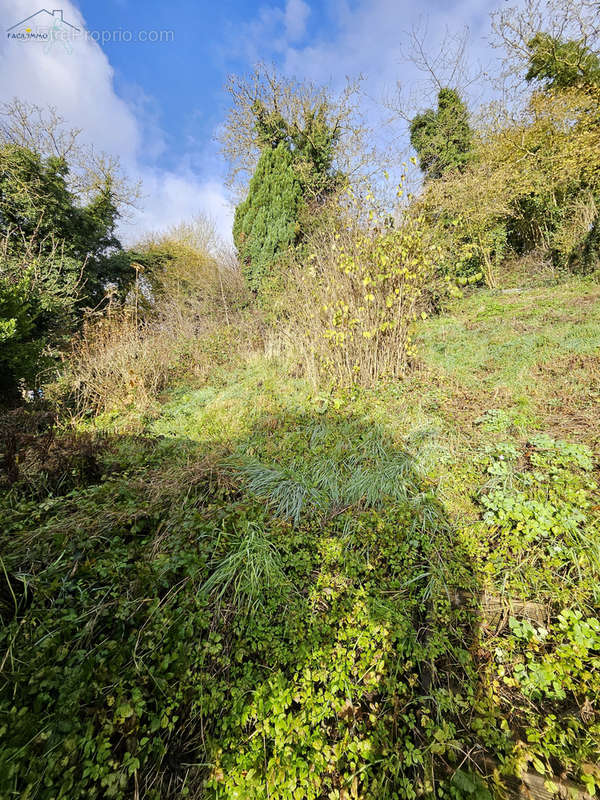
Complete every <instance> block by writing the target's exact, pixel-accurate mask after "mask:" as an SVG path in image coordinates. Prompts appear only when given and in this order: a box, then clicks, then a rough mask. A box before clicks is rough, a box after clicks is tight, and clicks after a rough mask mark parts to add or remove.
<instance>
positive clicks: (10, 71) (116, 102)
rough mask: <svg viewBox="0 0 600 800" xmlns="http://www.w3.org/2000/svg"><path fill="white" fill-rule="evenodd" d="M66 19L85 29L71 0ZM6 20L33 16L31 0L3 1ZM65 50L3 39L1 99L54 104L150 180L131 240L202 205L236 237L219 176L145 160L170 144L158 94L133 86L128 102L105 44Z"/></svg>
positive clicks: (86, 42) (135, 174)
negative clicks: (120, 91) (119, 89)
mask: <svg viewBox="0 0 600 800" xmlns="http://www.w3.org/2000/svg"><path fill="white" fill-rule="evenodd" d="M61 5H62V9H63V12H64V19H65V20H67V21H68V22H70V23H71V24H73V25H76V26H77V27H79V28H81V29H82V30H84V28H85V24H84V19H83V17H82V15H81V13H80V12H79V10H78V9H77V8H75V7H74V6H73V4H72V3H71V2H65V1H64V0H63V2H62V4H61ZM2 6H3V13H2V23H3V27H5V28H7V27H9V26H10V25H11V24H14V23H17V22H20V21H21V20H22V19H25V18H26V17H28V16H29V15H30V14H31V13H32V11H31V3H30V2H29V0H3V3H2ZM69 49H70V50H72V52H70V53H68V52H66V50H65V48H64V47H62V46H60V44H59V43H54V45H53V46H52V48H51V49H50V50H48V49H47V48H45V46H44V44H43V43H42V42H34V41H15V40H10V39H8V38H7V37H6V36H5V35H3V36H2V37H0V100H11V99H12V98H13V97H15V96H16V97H19V98H20V99H21V100H24V101H27V102H30V103H36V104H38V105H41V106H46V105H52V106H55V107H56V109H57V111H58V112H59V113H60V114H61V115H62V116H63V117H64V118H65V120H66V121H67V123H68V124H69V125H70V126H73V127H77V128H81V129H82V134H81V136H82V137H83V138H84V140H85V141H87V142H89V143H91V144H94V146H95V147H96V148H97V149H99V150H105V151H106V152H107V153H110V154H113V155H117V156H119V158H120V159H121V163H122V165H123V167H124V169H125V170H126V172H128V174H129V175H130V176H131V177H132V178H136V179H137V178H141V179H142V181H143V187H142V189H143V193H144V195H145V199H144V201H143V206H144V207H143V210H142V211H141V212H140V213H137V214H136V215H135V216H134V218H133V221H132V222H130V223H129V224H127V225H126V226H125V227H124V229H123V235H124V238H126V239H128V240H132V239H133V238H135V236H136V235H139V234H142V233H144V232H146V231H149V230H152V229H154V228H164V227H165V226H166V225H169V224H172V223H175V222H178V221H180V220H182V219H185V218H190V217H192V216H194V215H195V214H197V213H198V212H199V211H203V212H205V213H207V214H209V215H210V216H212V217H213V218H214V219H215V222H216V224H217V227H218V228H219V231H220V232H221V233H222V234H223V235H225V236H226V238H228V239H230V238H231V221H232V209H231V208H230V206H229V204H228V202H227V200H226V196H225V193H224V190H223V189H222V187H221V186H220V185H219V183H218V182H217V181H216V180H214V179H213V178H212V177H209V178H208V179H207V180H202V179H201V178H200V177H198V176H197V175H195V174H194V173H192V172H191V171H190V170H189V168H188V167H187V166H185V165H182V167H181V169H176V170H160V169H152V168H149V167H147V166H144V165H143V164H142V160H141V154H142V152H143V153H144V156H145V157H146V158H147V157H148V155H150V156H151V157H156V156H158V155H159V154H160V153H161V152H162V151H163V150H164V147H165V143H164V138H163V134H162V131H161V130H160V126H159V125H158V122H157V115H156V110H155V109H154V107H153V102H152V99H151V98H149V97H148V96H147V95H145V94H144V92H143V91H142V90H141V89H139V88H137V87H132V88H130V91H129V92H128V97H127V101H128V102H126V101H125V100H124V99H123V98H121V97H119V96H118V95H117V93H116V91H115V88H114V70H113V68H112V67H111V65H110V63H109V61H108V58H107V57H106V55H105V53H104V52H103V50H102V49H101V47H100V46H99V45H98V44H97V43H96V42H94V41H93V40H92V39H87V38H85V37H79V38H77V39H76V40H75V41H73V42H72V44H71V47H70V48H69Z"/></svg>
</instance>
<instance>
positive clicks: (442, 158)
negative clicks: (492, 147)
mask: <svg viewBox="0 0 600 800" xmlns="http://www.w3.org/2000/svg"><path fill="white" fill-rule="evenodd" d="M410 143H411V144H412V146H413V147H414V149H415V150H416V152H417V156H418V159H419V166H420V167H421V170H422V171H423V172H424V173H425V176H426V178H428V179H432V178H440V177H441V176H442V175H444V173H446V172H449V171H454V170H458V171H462V170H463V169H464V168H465V166H466V165H467V164H468V163H469V161H470V160H471V158H472V153H473V134H472V131H471V128H470V125H469V120H468V111H467V107H466V105H465V104H464V102H463V101H462V100H461V98H460V95H459V94H458V92H456V91H455V90H454V89H448V88H445V89H440V91H439V93H438V107H437V110H436V111H434V110H433V109H431V108H430V109H427V111H425V112H423V113H422V114H417V116H416V117H414V119H413V120H412V122H411V123H410Z"/></svg>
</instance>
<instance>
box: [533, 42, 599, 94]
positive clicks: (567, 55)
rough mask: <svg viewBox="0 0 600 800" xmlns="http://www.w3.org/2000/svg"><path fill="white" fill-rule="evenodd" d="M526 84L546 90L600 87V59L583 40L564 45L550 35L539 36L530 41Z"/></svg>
mask: <svg viewBox="0 0 600 800" xmlns="http://www.w3.org/2000/svg"><path fill="white" fill-rule="evenodd" d="M527 48H528V49H529V69H528V71H527V75H526V76H525V78H526V80H527V81H537V82H539V83H542V84H543V86H544V88H545V89H567V88H569V87H572V86H586V85H596V86H597V85H599V84H600V58H599V57H598V54H597V53H595V52H594V51H592V50H590V48H589V47H588V45H587V44H586V43H585V42H583V41H575V40H568V41H566V42H561V41H560V40H559V39H557V38H554V37H553V36H551V35H550V34H548V33H541V32H540V33H536V35H535V36H534V37H533V38H532V39H531V40H530V41H529V42H528V44H527Z"/></svg>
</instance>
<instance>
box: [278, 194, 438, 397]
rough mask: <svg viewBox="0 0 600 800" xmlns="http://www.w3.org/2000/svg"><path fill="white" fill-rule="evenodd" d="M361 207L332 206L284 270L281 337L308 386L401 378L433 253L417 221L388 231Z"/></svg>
mask: <svg viewBox="0 0 600 800" xmlns="http://www.w3.org/2000/svg"><path fill="white" fill-rule="evenodd" d="M371 199H372V198H371ZM369 203H370V200H369V197H367V198H356V197H354V196H352V195H350V202H349V204H348V203H345V202H338V203H337V205H336V207H335V209H334V210H333V211H330V216H329V218H328V222H327V223H326V224H324V225H323V226H321V228H319V229H317V230H316V231H315V233H314V234H313V236H312V237H311V239H310V240H309V241H308V243H307V245H306V247H305V248H303V251H302V257H301V259H300V258H298V259H296V260H295V261H294V262H293V263H292V265H291V271H290V278H291V280H290V281H289V282H288V292H289V293H290V295H291V296H288V303H289V329H288V334H287V335H288V338H289V340H290V341H291V344H292V348H293V349H296V350H297V351H298V352H299V354H300V356H301V358H302V359H303V362H304V365H305V369H306V371H307V373H308V374H309V375H311V376H312V377H313V378H314V379H315V380H317V379H319V378H324V379H325V380H330V379H334V380H335V381H337V382H338V383H341V384H344V385H348V384H354V383H359V384H369V383H372V382H373V381H375V380H377V379H378V378H380V377H384V376H387V377H398V376H400V375H402V374H403V373H404V372H405V370H406V368H407V366H408V364H409V361H410V357H411V354H412V350H411V336H410V330H411V326H412V325H413V323H414V321H415V319H416V317H417V315H418V314H420V313H424V308H425V307H426V306H427V297H428V293H429V292H430V291H432V290H433V284H434V276H435V275H436V266H435V264H436V256H437V249H436V248H435V246H434V245H433V243H432V242H431V241H430V239H429V238H428V234H427V230H426V228H425V227H424V226H423V225H422V222H423V219H422V218H421V217H419V216H414V215H412V214H410V213H409V214H407V215H405V217H404V218H403V219H402V221H401V222H400V223H399V225H398V226H395V225H394V224H393V222H391V221H390V219H389V217H386V216H385V215H383V214H379V213H377V211H376V210H375V209H374V208H373V207H371V209H370V211H366V210H364V208H363V204H364V206H366V208H367V209H368V207H369ZM359 211H360V214H359V213H358V212H359ZM363 212H364V213H363Z"/></svg>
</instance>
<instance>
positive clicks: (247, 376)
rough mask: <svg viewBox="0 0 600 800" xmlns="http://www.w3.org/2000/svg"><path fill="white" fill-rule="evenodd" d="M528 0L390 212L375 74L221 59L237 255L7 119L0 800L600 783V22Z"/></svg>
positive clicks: (73, 151)
mask: <svg viewBox="0 0 600 800" xmlns="http://www.w3.org/2000/svg"><path fill="white" fill-rule="evenodd" d="M536 9H538V6H537V5H536V0H528V2H527V3H526V4H525V8H524V9H521V10H520V11H515V10H508V9H506V10H503V11H502V13H501V14H499V15H497V16H496V18H495V28H496V32H497V33H498V34H499V38H500V40H501V41H502V42H503V44H504V45H505V46H506V51H507V57H508V62H507V63H508V65H509V66H510V67H511V69H512V73H511V75H512V78H518V80H519V81H521V84H522V88H523V91H524V94H523V96H522V98H523V99H522V102H521V104H520V105H518V106H516V107H513V108H511V109H502V108H498V107H496V108H495V111H494V114H493V115H492V112H491V111H490V112H489V113H488V114H487V116H486V122H485V123H484V124H482V123H478V122H477V121H476V117H475V115H474V114H472V113H470V111H471V112H472V111H474V109H470V110H468V109H467V106H466V104H465V102H464V100H463V99H462V98H463V97H465V96H466V95H465V94H464V93H463V92H462V91H461V90H460V87H458V86H453V85H450V83H451V82H445V83H440V82H439V81H438V83H439V85H438V92H437V93H438V101H439V102H438V108H437V110H432V109H430V110H422V109H421V110H419V111H418V112H416V113H415V114H414V115H412V116H411V121H412V124H410V133H411V135H412V144H413V146H414V148H415V151H416V158H413V159H412V161H413V164H417V163H418V164H419V165H420V168H421V170H422V172H423V184H422V186H421V187H420V188H419V189H418V191H417V190H415V191H414V192H413V193H409V192H408V191H407V182H408V178H407V175H406V171H407V170H408V164H403V165H402V169H401V174H400V177H399V181H398V184H397V188H396V190H395V191H394V192H393V194H394V198H393V200H392V201H391V202H390V200H389V198H388V197H387V195H388V193H389V192H388V188H389V186H390V184H391V183H392V181H391V180H390V179H387V181H386V182H385V183H384V182H383V179H381V180H380V179H378V178H373V176H372V175H371V177H370V178H369V177H368V174H367V173H368V172H370V171H372V172H373V173H377V172H378V170H377V169H375V166H376V164H375V160H374V159H375V156H374V155H373V153H372V152H371V150H370V149H368V148H366V147H365V146H364V141H365V134H366V129H365V128H364V127H363V126H362V125H361V122H360V119H359V108H358V105H357V104H358V100H359V95H358V94H357V86H355V85H352V84H349V86H348V88H347V90H346V92H345V93H343V94H342V95H341V96H338V97H335V96H334V95H333V94H332V93H331V92H329V91H328V90H325V89H320V88H319V87H314V86H311V85H306V84H302V83H299V82H297V81H292V80H288V79H285V78H281V77H279V76H277V74H276V73H275V72H274V71H273V70H268V69H265V68H262V67H261V68H258V69H257V71H256V72H255V73H254V74H253V75H251V76H250V77H249V78H248V79H243V78H232V79H231V81H230V83H229V89H230V92H231V97H232V109H231V113H230V116H229V120H228V122H227V124H226V126H225V128H224V133H223V142H224V147H225V151H226V153H227V154H228V155H229V157H230V159H231V162H232V171H233V173H235V174H237V175H238V176H239V175H240V174H241V173H243V172H245V173H246V174H247V177H248V183H247V193H246V195H245V196H244V197H243V199H242V200H241V202H240V204H239V205H238V208H237V211H236V218H235V225H234V231H233V233H234V239H235V243H236V247H237V251H236V252H235V253H234V252H232V251H231V250H229V249H228V248H227V247H226V246H225V245H224V244H223V243H222V242H221V241H220V240H219V238H218V237H217V236H216V234H215V231H214V226H213V225H212V223H211V222H210V220H208V219H206V218H203V217H199V218H197V219H195V220H192V221H190V222H186V223H182V224H181V225H178V226H176V227H174V228H171V229H169V230H166V231H159V232H156V233H154V234H152V235H149V236H147V237H146V238H145V239H144V240H143V241H140V242H137V243H136V244H135V246H132V247H131V248H130V249H129V250H127V251H124V250H123V249H122V247H121V245H120V243H119V242H118V239H117V237H116V224H117V221H118V218H119V215H120V214H122V213H124V212H125V210H126V207H127V204H128V203H129V202H132V201H133V200H134V199H135V194H136V192H135V189H131V187H128V186H127V184H126V183H123V181H122V178H120V177H119V176H120V173H119V170H118V167H117V165H116V164H114V163H113V162H111V161H110V160H106V159H105V158H100V159H99V160H94V159H93V158H92V154H91V153H90V152H87V153H86V152H85V151H82V150H80V149H79V148H78V146H77V144H76V143H77V137H76V135H75V133H69V132H66V131H65V130H64V128H63V127H62V126H61V123H60V120H58V119H57V118H56V117H55V116H53V115H52V114H47V113H45V112H42V111H40V110H39V109H35V108H31V107H27V106H25V105H23V104H20V103H18V102H16V103H13V104H11V105H10V106H8V107H6V108H5V109H4V112H5V113H4V116H3V117H2V118H1V119H0V233H1V235H2V250H1V252H0V368H1V369H2V374H1V378H0V380H1V381H2V386H1V390H2V402H3V407H2V409H1V410H0V515H1V516H2V520H3V525H2V529H1V531H0V537H1V540H2V541H1V544H0V553H1V555H0V797H2V798H4V797H6V798H7V800H8V798H27V799H28V800H59V799H62V798H64V799H65V800H67V798H68V800H77V798H82V799H83V798H86V799H87V798H98V799H100V798H117V800H126V799H127V798H148V800H152V798H154V799H155V800H166V799H167V798H178V799H179V798H185V797H189V798H194V800H200V798H202V799H204V798H206V800H210V799H211V798H214V800H226V799H229V800H236V799H237V800H240V799H243V800H252V799H254V800H290V799H293V800H416V799H417V798H447V800H491V798H499V799H500V798H504V797H507V796H511V795H512V794H514V793H515V792H517V791H523V792H532V793H533V795H534V796H535V795H536V793H537V794H539V793H540V788H539V787H540V785H542V786H543V787H544V792H545V793H546V796H548V795H549V796H552V797H556V798H564V797H565V796H567V795H568V794H569V793H570V794H571V795H573V796H577V797H579V798H585V797H589V796H594V795H595V794H596V793H597V791H598V788H600V770H599V768H598V763H599V762H600V744H599V743H600V721H599V720H600V716H599V715H600V678H599V677H598V676H599V675H600V591H599V589H598V586H599V585H600V574H599V573H600V544H599V542H600V529H599V528H600V513H599V511H600V496H599V488H598V446H599V444H600V428H599V426H598V413H597V412H598V398H599V397H600V359H599V357H598V348H599V347H600V290H599V289H598V285H597V283H596V278H597V267H598V202H599V200H598V191H599V184H598V180H599V175H600V169H599V164H598V147H597V144H598V133H599V130H600V127H599V126H600V121H599V119H598V108H599V102H598V101H599V97H598V76H597V72H598V70H597V67H598V47H597V31H596V33H594V30H595V28H594V27H593V24H592V23H593V17H590V16H589V15H588V14H587V11H586V9H587V5H586V3H585V2H584V4H583V6H580V4H577V5H576V6H575V5H573V4H572V3H571V2H570V0H552V2H551V3H550V4H549V5H548V7H547V8H546V11H545V13H546V14H547V15H548V16H547V18H546V17H545V16H544V15H542V16H540V15H539V14H538V13H537V11H536ZM538 11H539V9H538ZM590 20H591V21H590ZM515 64H517V65H518V70H515V66H514V65H515ZM67 154H69V158H67ZM86 165H87V166H86ZM370 167H373V169H372V170H370ZM90 170H91V172H90ZM98 187H100V188H98ZM498 287H500V288H498Z"/></svg>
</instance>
